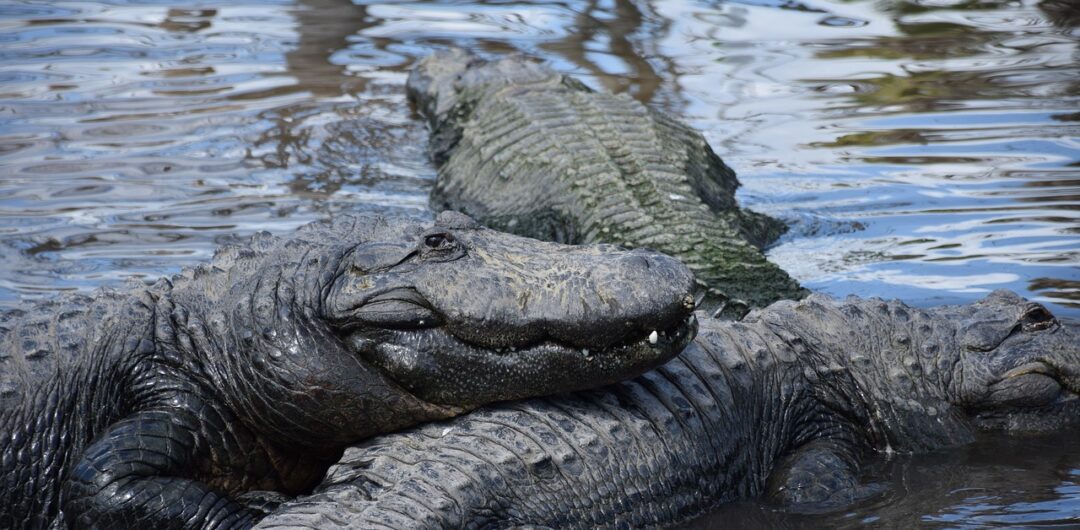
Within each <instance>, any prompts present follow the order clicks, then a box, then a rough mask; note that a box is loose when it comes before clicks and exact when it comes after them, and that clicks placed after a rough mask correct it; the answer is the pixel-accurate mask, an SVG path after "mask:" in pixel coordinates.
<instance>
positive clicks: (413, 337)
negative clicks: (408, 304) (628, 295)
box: [346, 315, 697, 406]
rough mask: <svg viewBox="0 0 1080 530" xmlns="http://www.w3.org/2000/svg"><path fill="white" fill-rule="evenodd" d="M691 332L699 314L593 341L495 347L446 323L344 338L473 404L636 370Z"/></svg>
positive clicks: (422, 383)
mask: <svg viewBox="0 0 1080 530" xmlns="http://www.w3.org/2000/svg"><path fill="white" fill-rule="evenodd" d="M696 332H697V319H696V318H695V317H694V316H693V315H687V316H686V317H684V318H682V319H680V320H679V321H678V323H677V324H674V325H671V326H669V327H667V328H663V329H656V330H649V331H647V332H641V333H637V334H635V336H634V337H633V338H632V339H631V340H627V341H625V342H623V343H620V344H612V345H608V346H606V347H604V348H597V349H591V348H583V347H580V346H575V345H567V344H563V343H561V342H559V341H556V340H553V339H550V338H549V339H546V340H541V341H537V342H534V343H531V344H527V345H523V346H516V347H498V348H494V347H490V346H485V345H480V344H476V343H475V342H467V341H463V340H461V339H460V338H458V337H456V336H454V335H453V333H451V331H450V330H449V329H448V328H447V326H443V325H440V326H433V327H427V328H423V329H411V330H403V329H386V328H383V329H358V330H356V331H354V332H353V333H351V334H349V335H348V336H347V338H346V343H347V345H348V347H350V348H351V349H352V350H353V351H354V352H355V353H356V354H357V355H358V356H359V357H360V358H362V359H363V360H364V361H365V362H367V363H369V364H371V365H372V366H374V367H376V368H378V369H379V370H380V371H381V372H382V373H383V374H384V375H386V376H387V377H388V378H389V379H390V380H392V381H393V382H394V383H395V384H397V385H398V386H400V387H402V388H403V389H405V390H407V391H408V392H410V393H412V394H413V395H415V396H417V397H419V398H421V399H423V400H425V401H428V402H430V403H435V404H442V405H468V406H477V405H480V404H483V403H490V402H493V401H503V400H507V399H518V398H523V397H531V396H538V395H545V394H552V393H559V392H570V391H574V390H582V389H585V388H592V387H596V386H600V385H605V384H610V383H614V382H616V381H620V380H622V379H626V378H629V377H634V376H636V375H639V374H641V373H643V372H645V371H647V370H650V369H652V368H655V367H656V366H658V365H660V364H662V363H664V362H667V361H668V360H669V359H671V358H672V357H674V356H675V355H677V354H678V353H679V352H681V351H682V350H683V348H685V347H686V346H687V345H688V344H689V343H690V341H691V340H693V338H694V335H695V334H696Z"/></svg>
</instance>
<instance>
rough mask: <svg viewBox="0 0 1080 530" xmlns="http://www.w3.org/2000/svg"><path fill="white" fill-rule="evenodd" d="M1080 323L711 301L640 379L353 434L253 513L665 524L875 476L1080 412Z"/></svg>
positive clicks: (983, 306) (833, 497)
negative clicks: (913, 456) (870, 467)
mask: <svg viewBox="0 0 1080 530" xmlns="http://www.w3.org/2000/svg"><path fill="white" fill-rule="evenodd" d="M1078 392H1080V333H1078V332H1077V330H1076V329H1075V328H1068V327H1066V326H1065V325H1062V324H1060V323H1058V322H1057V321H1056V320H1054V318H1053V316H1052V315H1050V313H1049V312H1047V311H1046V309H1045V308H1043V307H1042V306H1040V305H1038V304H1035V303H1030V302H1026V301H1024V300H1023V299H1021V298H1020V297H1018V296H1016V295H1015V294H1012V293H1009V292H1005V291H999V292H995V293H994V294H992V295H990V296H989V297H987V298H986V299H984V300H982V301H980V302H978V303H976V304H972V305H968V306H958V307H941V308H935V309H928V310H923V309H915V308H911V307H908V306H905V305H904V304H902V303H899V302H895V301H894V302H884V301H881V300H875V299H868V300H866V299H864V300H860V299H855V298H849V299H847V300H844V301H834V300H831V299H829V298H827V297H824V296H820V295H811V296H810V297H809V298H807V299H806V300H803V301H801V302H790V301H788V302H778V303H776V304H773V305H772V306H770V307H768V308H767V309H765V310H761V311H756V312H752V313H751V314H750V315H749V316H747V317H746V319H744V321H742V322H737V323H733V322H723V321H719V320H716V319H703V320H702V323H701V329H700V331H699V334H698V338H697V339H695V341H694V342H693V343H692V344H691V346H690V347H688V348H687V349H686V350H685V351H684V352H683V353H682V354H681V355H680V356H678V357H677V358H675V359H673V360H672V361H670V362H668V363H667V364H665V365H663V366H662V367H660V368H658V369H656V370H653V371H651V372H649V373H647V374H645V375H642V376H641V377H638V378H637V379H634V380H632V381H627V382H623V383H619V384H616V385H613V386H610V387H607V388H603V389H598V390H591V391H586V392H579V393H576V394H573V395H570V396H557V397H549V398H541V399H533V400H529V401H525V402H521V403H510V404H504V405H498V406H492V407H486V408H483V409H481V410H479V411H476V412H473V413H471V414H469V415H467V416H464V417H461V418H457V419H455V420H453V421H449V422H440V423H434V424H430V425H427V426H424V427H422V428H418V429H415V430H411V431H407V432H404V433H399V434H394V435H390V436H385V437H380V438H377V439H374V440H371V441H369V442H367V443H365V444H362V445H360V446H357V447H355V448H351V449H349V450H348V451H346V453H345V456H344V457H343V458H342V460H341V461H340V462H339V463H338V464H336V465H335V466H334V467H333V468H331V470H330V472H329V473H328V475H327V478H326V479H325V480H324V482H323V483H322V484H321V485H320V486H319V488H318V489H317V490H316V492H315V493H314V494H313V495H310V496H308V497H303V498H300V499H297V500H296V501H294V502H291V503H289V504H287V505H285V506H283V507H282V508H281V509H280V510H278V511H277V512H275V513H273V514H272V515H271V516H269V517H268V518H267V519H264V520H263V521H262V522H261V523H260V524H259V528H264V529H271V528H286V527H288V528H320V529H334V528H393V529H419V528H424V529H434V528H513V527H527V528H538V527H539V528H560V529H562V528H582V529H585V528H588V529H592V528H657V527H672V526H677V525H678V524H679V523H681V522H685V521H687V520H688V519H690V518H693V517H695V516H697V515H699V514H701V513H702V512H704V511H706V510H708V509H710V508H712V507H715V506H716V505H718V504H720V503H724V502H728V501H732V500H735V499H743V498H752V497H766V498H768V499H769V500H771V501H772V502H776V503H779V504H781V505H784V506H786V507H788V508H789V509H798V510H823V509H837V508H840V507H843V506H845V505H847V504H849V503H851V502H854V501H856V500H859V499H861V498H864V497H867V496H870V495H874V494H877V493H878V492H879V491H880V488H881V487H880V486H873V485H865V484H861V483H860V479H861V478H862V477H861V476H860V467H861V465H862V464H863V463H864V462H866V460H867V459H868V458H872V457H873V456H874V455H875V454H880V453H884V452H889V451H895V452H919V451H930V450H933V449H935V448H940V447H944V446H949V445H955V444H962V443H965V442H968V441H970V440H972V438H973V436H974V434H975V432H976V430H978V429H984V430H990V431H1003V432H1006V433H1009V432H1029V431H1046V430H1050V429H1059V428H1065V427H1069V426H1076V425H1077V424H1080V398H1078V396H1077V393H1078Z"/></svg>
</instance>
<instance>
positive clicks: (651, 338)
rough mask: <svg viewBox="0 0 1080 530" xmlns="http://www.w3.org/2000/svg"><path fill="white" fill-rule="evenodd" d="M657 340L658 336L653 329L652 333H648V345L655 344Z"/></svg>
mask: <svg viewBox="0 0 1080 530" xmlns="http://www.w3.org/2000/svg"><path fill="white" fill-rule="evenodd" d="M659 338H660V336H659V335H657V334H656V330H655V329H654V330H653V332H652V333H649V344H656V341H657V340H658V339H659Z"/></svg>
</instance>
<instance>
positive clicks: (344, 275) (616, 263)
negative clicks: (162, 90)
mask: <svg viewBox="0 0 1080 530" xmlns="http://www.w3.org/2000/svg"><path fill="white" fill-rule="evenodd" d="M637 284H646V285H650V286H652V288H651V289H648V290H641V289H634V288H632V286H633V285H637ZM692 287H693V279H692V276H691V274H690V272H689V271H688V270H687V269H686V268H685V267H684V266H683V265H681V264H680V263H678V261H677V260H675V259H673V258H669V257H667V256H663V255H661V254H657V253H653V252H641V251H633V252H627V251H621V250H617V249H614V248H611V247H600V246H593V247H582V248H571V247H567V246H564V245H557V244H552V243H543V242H539V241H535V240H529V239H525V238H520V237H516V236H510V235H507V234H502V233H498V232H495V231H492V230H488V229H484V228H482V227H480V226H478V225H477V224H475V222H473V221H472V220H471V219H469V218H468V217H465V216H464V215H461V214H457V213H454V212H444V213H443V214H441V215H440V216H439V217H438V219H437V220H436V223H435V226H426V225H425V224H424V223H421V222H419V221H412V220H405V219H386V218H379V217H353V216H339V217H338V218H336V219H335V220H334V221H333V222H323V223H315V224H313V225H309V226H308V227H305V228H303V229H301V230H300V231H298V232H297V233H296V234H295V235H294V236H292V237H290V238H287V239H281V238H275V237H272V236H270V235H269V234H265V233H264V234H260V235H257V236H255V237H253V238H252V240H251V242H250V243H248V244H247V245H243V246H235V247H226V248H223V249H221V250H219V252H218V253H217V254H216V255H215V258H214V261H213V262H212V263H211V264H210V265H208V266H200V267H197V268H195V269H189V270H185V271H184V272H183V273H182V274H180V275H178V276H175V277H173V278H172V279H171V280H165V279H163V280H161V281H159V282H158V283H156V284H155V285H154V286H152V287H145V286H142V285H141V284H140V285H139V286H137V287H133V288H132V289H131V290H130V291H129V292H126V293H119V292H114V291H100V292H98V293H96V294H95V295H94V296H92V297H88V296H70V297H67V298H62V299H60V300H56V301H48V302H43V303H40V304H38V305H36V306H33V307H31V308H29V309H28V310H26V311H15V312H10V313H5V314H3V315H2V316H0V527H2V528H13V529H35V528H45V527H47V526H48V525H50V524H52V521H54V520H55V521H56V525H57V526H70V527H73V528H154V529H168V528H206V529H225V528H247V527H250V526H251V525H252V524H253V523H254V522H255V521H256V520H257V518H258V517H259V516H260V515H261V514H262V510H265V509H267V508H269V507H272V506H273V504H274V502H275V501H276V500H279V499H280V498H281V495H295V494H297V493H300V492H303V491H306V490H308V489H310V488H311V487H312V486H313V485H314V484H315V482H317V481H318V479H319V478H320V477H321V476H322V474H323V472H324V471H325V469H326V467H327V466H328V465H329V464H330V463H332V462H333V461H334V460H336V459H337V458H338V457H339V456H340V454H341V450H342V449H343V448H344V447H345V446H346V445H347V444H349V443H352V442H356V441H358V440H361V439H363V438H366V437H369V436H372V435H374V434H379V433H386V432H390V431H393V430H396V429H400V428H403V427H407V426H410V425H413V424H416V423H418V422H422V421H427V420H433V419H443V418H448V417H450V416H453V415H455V414H458V413H460V412H462V411H464V410H468V409H470V408H473V407H476V406H479V405H481V404H484V403H488V402H491V401H495V400H502V399H514V398H519V397H525V396H535V395H540V394H545V393H548V392H562V391H568V390H574V389H580V388H585V387H589V386H594V385H600V384H606V383H610V382H613V381H615V380H618V379H620V378H624V377H631V376H633V375H637V374H639V373H641V372H643V371H645V370H648V369H650V368H652V367H654V366H656V365H657V364H659V363H661V362H663V361H664V360H666V359H668V358H670V357H671V356H672V355H674V354H675V353H677V352H678V351H679V350H681V349H682V348H683V347H684V346H685V344H686V343H688V342H689V340H690V337H691V336H692V335H693V332H694V322H693V317H692V314H691V311H692V305H693V304H692V302H693V300H692V297H691V295H690V291H691V289H692ZM645 291H647V292H645ZM653 330H659V331H660V332H661V333H658V334H657V335H658V336H660V338H659V339H658V340H650V337H649V336H650V332H651V331H653ZM253 492H263V493H253ZM266 492H277V495H275V494H274V493H266Z"/></svg>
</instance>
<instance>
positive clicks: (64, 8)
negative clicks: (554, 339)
mask: <svg viewBox="0 0 1080 530" xmlns="http://www.w3.org/2000/svg"><path fill="white" fill-rule="evenodd" d="M192 6H194V7H192ZM1078 13H1080V9H1078V7H1077V4H1076V2H1075V1H1074V0H1043V1H1042V2H1038V3H1036V2H1034V1H1032V0H933V1H929V0H918V1H901V0H888V1H880V0H731V1H726V2H725V1H721V0H671V1H663V2H660V1H655V0H654V1H650V0H592V1H588V2H569V1H558V0H547V1H534V2H528V1H524V0H517V1H515V0H507V1H499V2H465V1H454V2H436V1H394V2H382V3H380V2H367V1H357V2H355V3H350V2H347V1H344V0H297V1H291V0H222V1H216V2H206V3H200V4H191V3H188V2H180V1H170V0H153V1H151V0H146V1H145V2H139V1H125V0H110V1H107V2H68V1H60V2H48V3H45V2H36V1H31V0H14V1H9V2H6V3H4V4H3V5H0V307H9V306H12V305H14V304H16V303H17V302H18V300H19V299H20V298H33V297H35V296H43V295H48V294H50V293H53V292H55V291H59V290H72V289H78V290H88V289H92V288H93V287H95V286H99V285H110V284H117V283H120V282H122V281H123V280H124V279H126V278H133V277H134V278H143V277H156V276H158V275H161V274H165V273H170V272H175V271H176V270H178V268H179V267H181V266H183V265H185V264H190V263H193V262H195V261H199V260H203V259H206V258H208V256H209V253H210V252H211V250H212V248H213V247H214V245H215V244H216V243H219V242H221V241H222V240H225V239H230V238H233V237H237V236H242V235H245V234H249V233H251V232H254V231H256V230H260V229H268V230H271V231H276V232H285V231H288V230H289V229H291V228H292V227H294V226H296V225H299V224H302V223H304V222H307V221H309V220H312V219H314V218H317V217H320V216H324V215H327V214H332V213H333V212H336V211H340V210H343V209H350V210H353V209H361V210H377V211H383V210H409V211H412V212H423V211H424V210H425V208H426V194H427V190H428V186H430V183H431V180H432V178H433V175H434V171H433V169H432V168H431V167H430V165H429V164H428V163H427V161H426V160H425V153H424V142H425V140H426V137H425V133H424V130H423V126H422V125H421V123H420V122H419V121H418V120H416V119H415V118H414V117H413V116H411V115H410V112H409V110H408V108H407V104H406V101H405V98H404V94H403V91H402V85H403V83H404V80H405V75H406V72H407V70H408V68H409V67H410V66H411V65H412V64H413V62H414V61H415V60H416V59H417V58H418V57H420V56H422V55H424V54H426V53H428V52H429V51H430V50H432V49H435V48H438V47H442V46H447V45H460V46H467V47H471V48H476V49H480V50H483V51H487V52H490V53H507V52H513V51H521V52H525V53H528V54H531V55H536V56H540V57H542V58H544V59H545V60H547V61H549V62H551V63H552V64H553V65H554V66H555V67H556V68H558V69H560V70H563V71H567V72H571V73H573V74H575V75H577V76H579V77H581V78H582V79H583V80H585V81H586V82H587V83H589V84H590V85H592V86H594V87H598V88H601V87H602V88H605V89H608V90H612V91H618V92H627V93H629V94H632V95H633V96H634V97H636V98H638V99H640V100H642V101H646V102H649V103H650V104H652V105H655V106H657V107H659V108H663V109H666V110H668V111H670V112H673V113H676V114H678V115H681V116H683V117H685V118H686V119H687V120H688V121H690V122H691V123H692V124H693V125H695V126H696V127H698V128H699V129H701V130H703V131H704V133H705V134H706V136H707V137H708V138H709V140H710V141H711V142H712V144H713V146H714V147H715V148H716V150H717V151H718V152H719V153H720V154H721V155H722V156H723V157H724V158H725V160H727V161H728V163H729V164H730V165H732V166H733V167H734V168H736V169H737V170H738V171H739V172H740V175H741V178H742V181H743V184H744V187H743V189H742V192H741V198H742V200H743V201H744V202H745V203H747V204H749V205H751V206H752V207H754V208H756V209H759V210H762V211H766V212H768V213H771V214H773V215H776V216H778V217H781V218H783V219H785V220H787V221H789V222H790V223H791V224H792V230H791V232H790V233H789V234H788V235H787V236H785V238H784V239H783V240H782V241H781V242H780V244H779V245H777V246H776V247H775V248H773V249H772V250H771V252H770V256H771V258H772V259H773V260H775V261H776V262H777V263H779V264H780V265H781V266H783V267H785V268H786V269H788V270H789V271H790V272H791V273H792V274H793V275H794V276H796V277H797V278H799V279H800V280H801V281H803V282H804V283H805V284H806V285H807V286H808V287H811V288H813V289H817V290H822V291H826V292H829V293H833V294H838V295H842V294H847V293H855V294H860V295H879V296H889V297H902V298H904V299H906V300H909V301H911V302H913V303H916V304H927V305H928V304H936V303H944V302H959V301H967V300H971V299H974V298H977V297H980V296H982V295H983V294H984V293H986V292H987V291H989V290H992V289H995V288H999V287H1008V288H1011V289H1015V290H1017V291H1020V292H1022V293H1023V294H1025V295H1026V296H1029V297H1034V298H1037V299H1040V300H1043V301H1045V302H1048V303H1050V304H1051V305H1052V306H1053V308H1054V310H1055V311H1057V312H1058V313H1060V314H1064V315H1066V316H1069V317H1072V318H1078V317H1080V212H1078V210H1080V169H1078V168H1080V139H1078V138H1080V119H1078V118H1077V116H1078V115H1080V114H1078V111H1077V108H1078V107H1080V105H1078V102H1080V96H1078V95H1080V76H1078V75H1077V63H1078V62H1080V61H1078V58H1080V50H1078V47H1077V41H1078V39H1080V29H1077V28H1076V24H1077V22H1078V21H1080V15H1078ZM1044 452H1046V451H1044ZM1050 452H1051V453H1053V451H1050ZM1061 458H1062V459H1064V460H1063V461H1065V460H1067V461H1068V462H1071V463H1069V464H1068V465H1066V467H1068V468H1069V469H1071V470H1073V471H1070V473H1075V470H1076V469H1077V465H1076V460H1075V458H1073V457H1068V458H1072V460H1068V459H1067V458H1066V457H1064V456H1062V457H1061ZM1070 466H1071V467H1070ZM1044 471H1045V470H1043V469H1042V468H1038V467H1037V466H1036V468H1034V470H1033V471H1031V473H1032V474H1033V476H1034V475H1038V476H1044V475H1045V473H1051V472H1050V471H1045V473H1044ZM958 473H967V471H958ZM1053 473H1057V471H1054V472H1053ZM973 476H974V475H973ZM1069 476H1074V475H1069ZM1044 478H1045V476H1044ZM979 480H982V479H979ZM987 480H989V479H987ZM994 480H996V479H994ZM1068 480H1074V479H1073V478H1069V479H1068ZM1048 483H1049V482H1048ZM1056 484H1059V485H1060V486H1061V488H1060V492H1061V493H1059V494H1058V495H1059V497H1058V498H1060V499H1076V498H1077V494H1076V493H1075V491H1074V490H1075V485H1074V484H1073V483H1072V482H1070V483H1069V484H1073V485H1066V479H1064V478H1063V479H1062V480H1060V481H1058V482H1057V483H1056ZM1069 488H1073V489H1069ZM1021 490H1022V491H1027V490H1023V487H1021ZM1034 497H1035V496H1034V493H1033V498H1034ZM971 498H972V499H975V498H977V496H973V497H971ZM1040 498H1041V497H1040ZM965 499H966V497H965ZM1022 501H1023V499H1019V498H1017V499H1013V498H1011V497H1010V498H1007V499H1005V500H1001V501H1000V502H999V501H994V502H990V501H987V502H985V503H981V501H978V502H976V501H972V502H967V501H958V504H957V505H956V506H957V507H956V508H955V510H954V511H953V512H949V513H955V514H960V515H959V517H976V516H980V517H981V516H983V515H986V513H983V512H978V513H976V512H975V511H972V510H976V511H977V510H983V509H985V510H989V512H987V513H989V514H990V516H991V517H993V516H995V515H994V514H999V515H1000V514H1001V513H1006V512H1008V511H1009V510H1010V509H1011V508H1010V506H1019V504H1015V505H1014V504H1011V503H1021V502H1022ZM895 502H896V503H897V504H896V505H897V506H901V507H905V508H906V509H908V510H911V511H914V512H917V513H926V514H937V515H928V516H927V517H931V518H932V517H938V516H940V517H947V515H942V514H944V513H945V512H940V513H939V510H938V508H937V507H936V506H937V505H936V504H925V506H927V507H926V508H925V510H923V509H921V508H918V506H924V504H921V503H924V502H928V501H925V500H922V499H915V500H909V499H908V498H903V499H899V500H896V501H895ZM1023 502H1027V501H1023ZM1070 502H1072V501H1070ZM995 503H997V504H995ZM1066 504H1067V503H1066ZM890 506H891V505H890ZM976 506H978V507H979V508H976ZM1070 506H1073V508H1075V505H1070ZM885 509H886V508H885V507H881V508H880V510H885ZM920 510H922V511H920ZM1072 513H1073V514H1074V516H1075V514H1076V513H1077V511H1076V510H1074V511H1073V512H1072ZM927 520H931V519H927ZM932 520H934V521H938V522H942V521H947V519H940V520H939V519H932ZM832 522H833V523H838V522H839V521H832ZM943 524H945V523H943Z"/></svg>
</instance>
